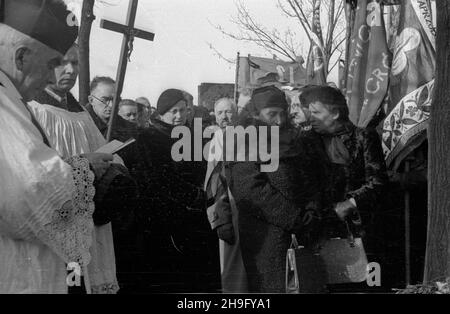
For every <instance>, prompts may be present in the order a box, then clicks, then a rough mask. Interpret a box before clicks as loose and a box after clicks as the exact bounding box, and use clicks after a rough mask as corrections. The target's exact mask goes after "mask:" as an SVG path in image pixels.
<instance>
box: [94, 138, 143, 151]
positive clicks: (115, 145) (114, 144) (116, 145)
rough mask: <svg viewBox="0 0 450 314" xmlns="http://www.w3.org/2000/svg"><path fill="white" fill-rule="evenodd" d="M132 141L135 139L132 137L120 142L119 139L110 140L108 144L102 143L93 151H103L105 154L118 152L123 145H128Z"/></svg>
mask: <svg viewBox="0 0 450 314" xmlns="http://www.w3.org/2000/svg"><path fill="white" fill-rule="evenodd" d="M134 142H136V140H135V139H134V138H130V139H129V140H127V141H126V142H121V141H118V140H112V141H111V142H109V143H108V144H106V145H103V146H102V147H100V148H99V149H97V150H96V151H95V152H96V153H105V154H111V155H114V154H116V153H118V152H119V151H121V150H122V149H124V148H125V147H127V146H128V145H130V144H132V143H134Z"/></svg>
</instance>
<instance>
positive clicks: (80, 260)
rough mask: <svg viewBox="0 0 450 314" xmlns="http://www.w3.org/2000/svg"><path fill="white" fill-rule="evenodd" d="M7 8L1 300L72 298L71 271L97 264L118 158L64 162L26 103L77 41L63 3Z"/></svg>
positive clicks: (0, 131) (1, 101)
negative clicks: (99, 187) (98, 229)
mask: <svg viewBox="0 0 450 314" xmlns="http://www.w3.org/2000/svg"><path fill="white" fill-rule="evenodd" d="M1 6H2V7H1V10H0V182H1V184H0V293H66V292H67V289H68V287H67V283H66V279H67V270H66V263H71V264H73V263H77V264H78V265H80V267H81V268H82V269H85V268H86V266H87V265H88V264H89V263H90V260H91V256H90V252H89V249H90V247H91V244H92V233H93V229H94V224H93V219H92V215H93V211H94V203H93V198H94V194H95V189H94V187H93V182H94V179H95V177H94V173H95V175H96V176H101V175H102V174H103V173H104V172H105V171H106V169H107V167H108V166H109V161H110V160H112V156H109V155H99V154H97V155H95V154H91V155H84V157H77V156H74V157H71V158H68V159H66V160H63V159H62V158H61V157H60V156H59V155H58V153H57V151H55V150H54V149H52V148H51V147H50V143H49V141H48V138H47V137H46V135H45V133H44V131H43V130H42V128H41V127H40V126H39V124H38V123H37V121H36V119H35V118H34V116H33V115H32V114H31V112H30V111H29V108H28V107H27V105H26V103H25V102H27V101H30V100H32V99H33V98H34V96H35V95H36V94H37V93H38V92H40V91H41V90H42V89H43V88H44V87H45V86H46V84H47V83H48V82H49V81H52V80H54V72H53V70H54V67H55V66H57V65H58V64H59V63H60V61H61V59H62V55H64V54H65V53H66V51H67V50H68V49H69V48H70V47H71V46H72V44H73V42H74V40H75V38H76V36H77V33H78V30H77V27H75V26H70V23H67V21H68V17H69V16H70V12H69V11H67V10H66V7H65V5H64V4H63V2H62V1H61V2H59V1H45V0H44V1H43V0H41V1H38V0H6V1H5V0H4V1H2V2H1ZM91 169H92V170H93V171H94V172H92V171H91Z"/></svg>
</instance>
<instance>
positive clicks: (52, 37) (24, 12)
mask: <svg viewBox="0 0 450 314" xmlns="http://www.w3.org/2000/svg"><path fill="white" fill-rule="evenodd" d="M0 2H1V4H0V9H1V12H0V22H1V23H3V24H6V25H8V26H10V27H12V28H14V29H16V30H17V31H19V32H21V33H23V34H25V35H28V36H30V37H32V38H34V39H36V40H38V41H40V42H41V43H43V44H44V45H46V46H48V47H50V48H52V49H54V50H56V51H59V52H61V53H62V54H65V53H66V52H67V50H69V48H70V47H71V46H72V45H73V43H74V42H75V39H76V38H77V36H78V26H77V23H76V22H75V17H74V15H73V13H72V12H71V11H68V10H67V7H66V5H65V4H64V1H62V0H0Z"/></svg>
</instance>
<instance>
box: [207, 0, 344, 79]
mask: <svg viewBox="0 0 450 314" xmlns="http://www.w3.org/2000/svg"><path fill="white" fill-rule="evenodd" d="M317 5H319V7H320V16H321V18H320V22H319V25H320V27H319V29H318V33H315V34H314V32H313V23H314V22H315V21H314V14H313V13H314V12H313V11H314V8H315V7H317ZM277 7H278V8H279V9H280V10H281V12H282V13H283V14H284V15H285V16H287V17H288V18H292V19H294V20H296V21H297V22H298V26H299V29H297V30H296V31H294V30H292V29H291V28H286V29H284V30H280V29H277V28H274V29H271V30H270V29H268V28H267V27H265V26H264V25H263V24H262V23H259V22H258V21H257V20H256V18H255V17H254V16H252V14H251V13H250V11H249V10H248V8H247V7H246V6H245V4H244V2H243V1H242V0H239V1H238V2H237V3H236V8H237V15H236V16H235V17H233V18H232V20H231V22H232V23H233V24H235V25H236V26H237V27H238V28H239V32H238V33H232V32H228V31H227V30H225V29H224V28H223V27H221V26H220V25H215V27H216V29H218V30H219V31H221V32H222V33H223V34H224V35H226V36H228V37H230V38H232V39H235V40H239V41H246V42H251V43H254V44H256V45H258V46H260V47H262V48H264V49H265V50H267V51H268V52H270V53H271V54H272V53H275V54H279V55H281V56H284V57H286V58H288V59H290V60H291V61H293V62H298V56H301V55H303V54H304V49H305V48H306V47H303V46H302V42H301V37H303V36H299V33H302V34H306V36H307V38H308V39H309V41H310V42H312V41H313V40H315V39H316V37H317V38H318V39H319V44H320V47H321V48H322V50H323V62H324V65H325V68H326V73H327V74H328V73H330V72H331V71H332V70H333V68H334V67H335V66H336V65H337V63H338V61H339V59H340V57H341V55H342V53H343V51H344V48H345V47H344V45H343V43H344V41H345V26H346V24H345V18H344V9H345V0H278V5H277ZM331 61H333V63H332V64H331V65H330V62H331Z"/></svg>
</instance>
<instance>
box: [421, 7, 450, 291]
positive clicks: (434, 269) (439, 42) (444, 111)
mask: <svg viewBox="0 0 450 314" xmlns="http://www.w3.org/2000/svg"><path fill="white" fill-rule="evenodd" d="M436 8H437V9H436V12H437V32H436V54H437V55H436V82H435V84H436V86H435V95H434V100H433V105H432V106H431V117H430V126H429V130H428V132H429V134H428V143H429V152H428V156H429V165H428V193H429V194H428V195H429V196H428V197H429V201H428V239H427V253H426V258H425V276H424V283H432V282H436V281H444V280H445V278H450V236H449V234H450V193H449V187H450V185H449V182H450V181H449V180H450V148H449V146H448V141H449V138H450V127H449V125H450V110H449V107H448V103H449V101H450V89H449V86H450V79H449V75H448V71H450V31H449V29H450V3H449V2H448V1H436Z"/></svg>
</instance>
